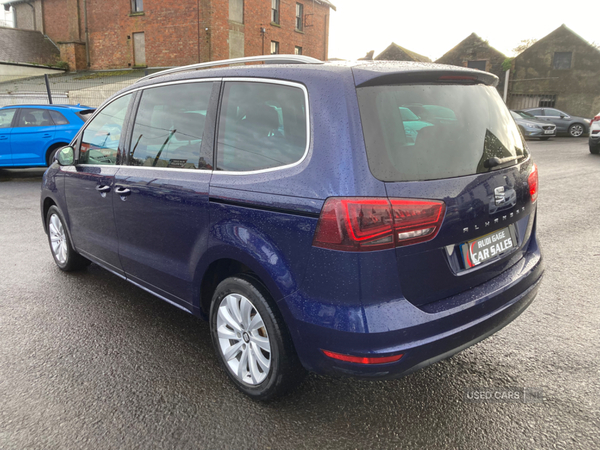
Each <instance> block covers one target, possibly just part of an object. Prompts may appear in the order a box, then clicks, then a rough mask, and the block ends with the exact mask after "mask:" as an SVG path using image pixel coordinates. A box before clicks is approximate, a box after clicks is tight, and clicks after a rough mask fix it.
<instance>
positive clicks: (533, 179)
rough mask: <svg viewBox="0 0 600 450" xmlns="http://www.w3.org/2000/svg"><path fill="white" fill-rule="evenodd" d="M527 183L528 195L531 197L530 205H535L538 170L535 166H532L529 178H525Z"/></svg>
mask: <svg viewBox="0 0 600 450" xmlns="http://www.w3.org/2000/svg"><path fill="white" fill-rule="evenodd" d="M527 183H528V184H529V194H530V195H531V203H535V201H536V200H537V197H538V184H539V180H538V170H537V165H535V164H534V165H533V167H532V168H531V172H529V176H528V177H527Z"/></svg>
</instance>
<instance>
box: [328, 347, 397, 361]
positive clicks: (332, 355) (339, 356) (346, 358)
mask: <svg viewBox="0 0 600 450" xmlns="http://www.w3.org/2000/svg"><path fill="white" fill-rule="evenodd" d="M321 351H322V352H323V353H324V354H325V356H328V357H330V358H333V359H338V360H340V361H345V362H351V363H357V364H385V363H391V362H396V361H399V360H400V358H402V357H403V356H404V354H403V353H400V354H399V355H393V356H375V357H370V358H365V357H363V356H351V355H344V354H342V353H334V352H330V351H328V350H321Z"/></svg>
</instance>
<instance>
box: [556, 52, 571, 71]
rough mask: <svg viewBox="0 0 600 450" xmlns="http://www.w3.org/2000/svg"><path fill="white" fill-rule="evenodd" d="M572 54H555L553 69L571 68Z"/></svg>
mask: <svg viewBox="0 0 600 450" xmlns="http://www.w3.org/2000/svg"><path fill="white" fill-rule="evenodd" d="M572 57H573V52H555V53H554V68H555V69H556V70H568V69H570V68H571V59H572Z"/></svg>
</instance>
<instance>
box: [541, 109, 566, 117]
mask: <svg viewBox="0 0 600 450" xmlns="http://www.w3.org/2000/svg"><path fill="white" fill-rule="evenodd" d="M544 112H545V114H546V116H550V117H560V116H564V115H565V114H564V113H563V112H561V111H559V110H558V109H546V110H545V111H544Z"/></svg>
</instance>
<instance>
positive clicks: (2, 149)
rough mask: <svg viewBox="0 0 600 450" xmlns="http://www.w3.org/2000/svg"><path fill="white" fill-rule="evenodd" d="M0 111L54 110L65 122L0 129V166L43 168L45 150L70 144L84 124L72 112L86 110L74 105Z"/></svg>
mask: <svg viewBox="0 0 600 450" xmlns="http://www.w3.org/2000/svg"><path fill="white" fill-rule="evenodd" d="M0 109H2V110H6V109H17V110H23V111H26V110H27V109H45V110H50V111H58V112H60V113H61V114H62V115H63V116H64V117H65V118H66V119H67V120H68V121H69V123H68V124H64V125H49V126H40V127H13V128H2V129H0V167H43V166H46V165H47V162H46V157H47V155H48V151H49V150H50V149H51V148H53V147H55V146H57V145H67V144H68V143H69V142H71V140H72V139H73V138H74V137H75V135H76V134H77V132H78V131H79V130H80V128H81V127H82V125H83V124H84V123H85V122H84V121H83V120H82V119H81V118H80V117H79V116H78V115H77V114H76V113H77V112H80V111H84V110H89V109H90V108H88V107H86V106H74V105H18V106H5V107H3V108H0ZM16 115H17V114H15V116H16ZM13 123H14V122H13Z"/></svg>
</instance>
